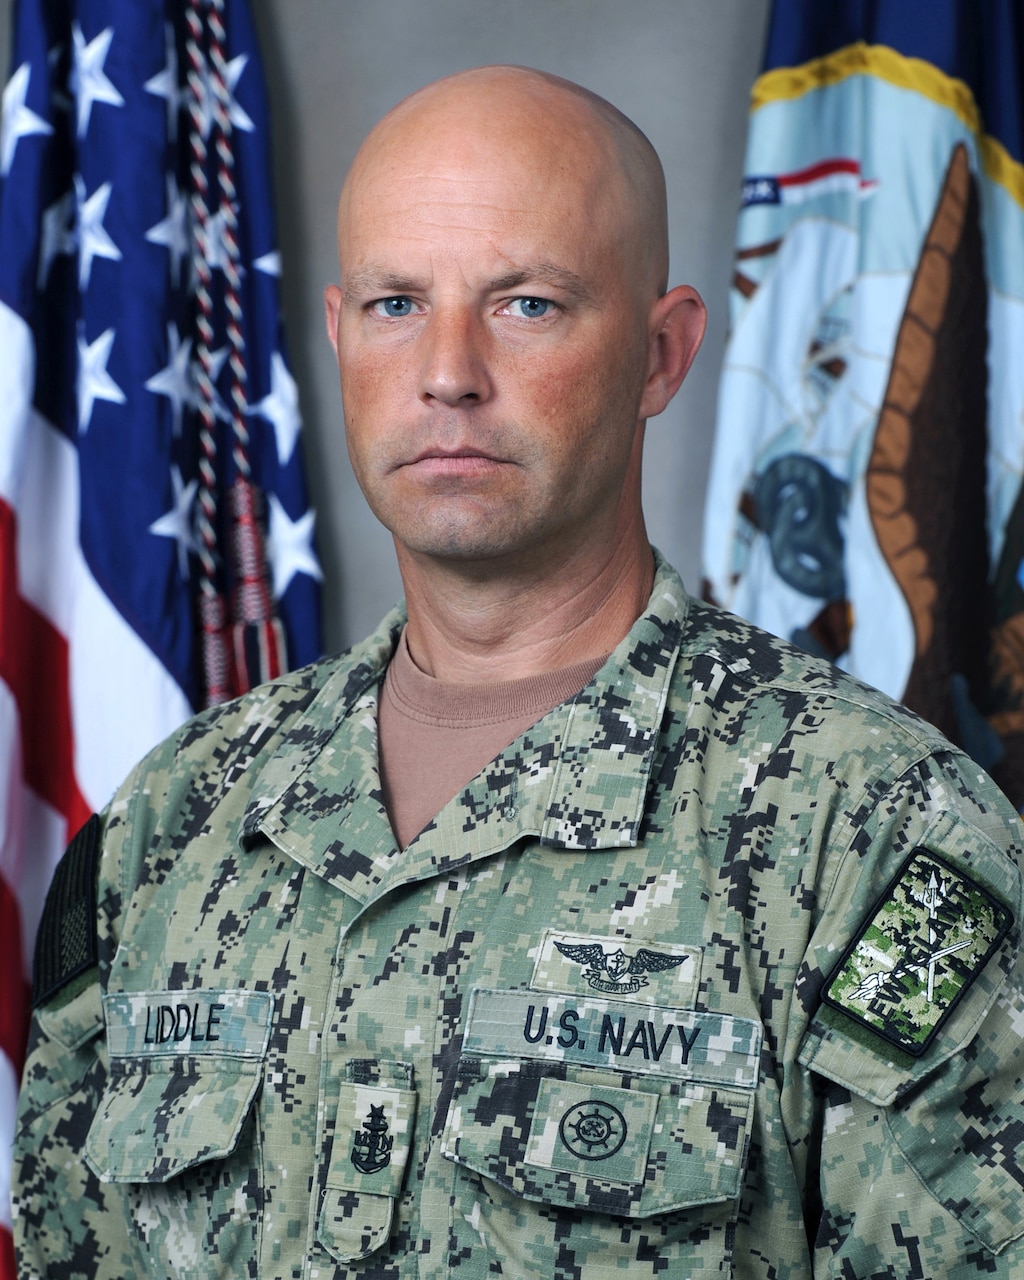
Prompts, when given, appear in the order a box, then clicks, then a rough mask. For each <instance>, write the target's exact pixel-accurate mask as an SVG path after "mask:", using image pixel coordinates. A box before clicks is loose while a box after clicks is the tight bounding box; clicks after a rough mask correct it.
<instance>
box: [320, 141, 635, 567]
mask: <svg viewBox="0 0 1024 1280" xmlns="http://www.w3.org/2000/svg"><path fill="white" fill-rule="evenodd" d="M548 139H549V141H548V142H547V143H545V138H544V137H533V136H530V129H529V127H528V126H522V127H521V128H520V129H519V130H518V131H517V130H516V129H515V128H506V129H504V130H503V131H499V132H498V134H497V136H492V135H490V134H487V135H484V136H482V135H481V132H480V131H478V130H477V128H476V122H475V121H471V122H469V123H468V124H467V125H463V126H461V127H459V128H457V129H455V128H449V129H448V130H447V132H446V131H445V130H440V131H434V132H432V131H431V129H430V128H420V129H415V128H414V129H413V130H412V131H411V136H406V137H405V138H399V139H396V140H395V141H394V142H393V144H392V145H391V146H390V147H388V146H385V147H383V148H378V153H379V154H377V155H376V156H375V157H374V159H373V161H372V162H371V163H369V164H367V165H364V166H363V168H362V170H361V171H359V172H357V175H356V177H355V179H354V180H353V181H352V182H351V183H350V190H349V193H348V196H347V198H346V199H345V200H344V201H343V210H342V220H341V229H340V240H339V245H340V257H341V287H340V289H331V290H328V294H327V307H328V327H329V329H330V330H332V337H333V339H334V341H335V344H336V351H337V356H338V363H339V368H340V370H341V380H342V392H343V399H344V407H345V423H346V430H347V437H348V448H349V454H350V457H351V459H352V465H353V467H354V469H355V473H356V476H357V478H358V480H359V483H360V485H361V486H362V489H363V492H364V493H365V495H366V497H367V500H368V501H369V504H370V506H371V507H372V509H373V511H374V512H375V514H376V515H377V516H378V518H379V519H380V520H381V521H382V522H383V523H384V525H386V526H387V528H388V529H390V530H391V532H392V533H393V535H394V537H395V539H396V542H397V544H398V547H399V553H400V555H401V554H402V553H403V551H404V552H410V553H413V554H422V555H425V556H428V557H434V558H442V559H459V560H462V561H471V560H481V561H482V560H488V561H493V560H495V559H502V560H504V561H505V562H506V565H507V567H509V568H511V567H512V566H513V565H514V564H517V563H518V564H524V565H530V566H534V565H542V564H544V563H546V562H548V561H549V559H550V558H551V557H555V558H559V557H563V556H565V555H567V554H571V551H572V549H573V547H574V546H575V545H581V544H586V543H588V542H589V541H591V540H594V539H598V540H600V539H605V540H608V541H609V542H613V541H614V539H615V537H616V536H618V534H617V530H620V526H621V522H622V521H623V520H624V519H628V518H629V517H630V516H631V515H632V513H633V512H634V510H636V509H638V506H639V489H640V485H639V471H640V434H641V429H640V427H639V426H638V415H639V411H640V409H641V399H642V395H643V389H644V381H645V376H646V369H647V359H648V348H647V343H648V339H647V311H648V306H649V302H650V301H653V296H650V297H649V294H650V290H649V289H648V288H647V286H646V285H644V284H643V283H642V282H640V281H638V280H637V279H636V276H637V275H638V274H639V273H638V272H636V271H634V270H631V267H630V263H631V262H632V261H633V260H634V258H635V254H633V253H632V251H631V249H630V246H629V244H628V243H627V242H628V240H629V237H628V235H626V234H625V232H624V227H626V226H628V219H626V218H624V217H623V216H622V215H621V213H620V204H619V203H618V202H619V201H620V200H621V195H620V193H619V191H618V185H619V180H618V178H617V176H615V175H613V176H611V177H609V176H608V175H609V165H608V164H607V163H604V162H603V158H602V156H601V155H600V154H599V151H600V148H599V147H598V148H595V146H594V145H593V144H592V143H589V144H588V143H587V142H586V141H584V143H583V144H581V145H579V146H578V147H577V148H576V150H575V154H574V155H572V156H571V157H570V155H569V154H568V153H567V149H566V148H565V147H562V146H559V145H557V144H551V143H550V135H548ZM570 159H571V163H570ZM602 170H603V171H602ZM524 557H525V559H524Z"/></svg>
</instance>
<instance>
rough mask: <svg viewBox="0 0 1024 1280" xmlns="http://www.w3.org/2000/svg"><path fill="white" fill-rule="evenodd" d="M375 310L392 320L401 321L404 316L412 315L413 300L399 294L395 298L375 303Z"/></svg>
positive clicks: (383, 299)
mask: <svg viewBox="0 0 1024 1280" xmlns="http://www.w3.org/2000/svg"><path fill="white" fill-rule="evenodd" d="M374 308H375V309H376V310H378V311H381V312H382V313H383V314H384V315H386V316H388V317H389V318H390V319H392V320H400V319H401V318H402V317H403V316H408V315H412V298H407V297H406V296H405V295H404V294H399V295H398V296H397V297H394V298H381V300H380V302H375V303H374Z"/></svg>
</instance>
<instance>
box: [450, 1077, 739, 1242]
mask: <svg viewBox="0 0 1024 1280" xmlns="http://www.w3.org/2000/svg"><path fill="white" fill-rule="evenodd" d="M627 1085H628V1087H624V1086H627ZM753 1100H754V1093H753V1091H752V1090H744V1089H733V1088H729V1087H727V1086H724V1085H705V1084H698V1083H692V1084H679V1083H675V1082H669V1081H667V1080H664V1079H656V1078H653V1077H644V1078H642V1079H637V1078H635V1077H634V1078H632V1079H630V1080H629V1081H625V1080H622V1079H616V1078H615V1077H614V1076H612V1075H611V1073H606V1072H595V1071H589V1070H587V1069H586V1068H576V1067H565V1066H563V1067H557V1066H553V1065H552V1064H539V1063H530V1062H521V1063H518V1064H513V1063H509V1062H486V1061H484V1060H481V1059H474V1058H465V1059H463V1061H462V1062H461V1063H460V1065H459V1072H458V1082H457V1084H456V1088H455V1096H454V1098H453V1101H452V1106H451V1108H450V1110H449V1113H448V1121H447V1124H446V1126H445V1131H444V1135H443V1137H442V1141H441V1150H442V1152H443V1154H444V1155H445V1156H446V1157H447V1158H448V1159H449V1160H452V1161H454V1162H456V1163H458V1164H461V1165H464V1166H465V1167H466V1168H468V1169H472V1170H473V1171H474V1172H476V1173H479V1174H483V1175H484V1176H485V1177H487V1178H490V1179H492V1180H493V1181H494V1182H497V1183H498V1184H499V1185H500V1186H503V1187H505V1188H507V1189H508V1190H510V1191H512V1192H513V1193H514V1194H516V1195H518V1196H521V1197H522V1198H523V1199H524V1200H536V1201H541V1202H543V1203H546V1204H552V1205H559V1206H562V1207H565V1208H576V1209H585V1210H588V1211H590V1212H595V1213H608V1214H614V1215H616V1216H620V1217H630V1218H647V1217H651V1216H652V1215H654V1214H660V1213H669V1212H672V1211H674V1210H677V1209H683V1208H687V1207H689V1206H692V1205H699V1204H714V1203H717V1202H721V1201H728V1200H734V1199H735V1198H736V1196H737V1195H738V1194H739V1189H740V1182H741V1179H742V1176H743V1167H744V1161H745V1158H746V1148H747V1142H748V1130H749V1123H750V1115H751V1111H752V1108H753Z"/></svg>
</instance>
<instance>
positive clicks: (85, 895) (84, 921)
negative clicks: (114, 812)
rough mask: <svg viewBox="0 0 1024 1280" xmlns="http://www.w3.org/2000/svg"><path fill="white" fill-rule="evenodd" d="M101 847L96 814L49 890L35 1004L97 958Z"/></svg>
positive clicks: (34, 989)
mask: <svg viewBox="0 0 1024 1280" xmlns="http://www.w3.org/2000/svg"><path fill="white" fill-rule="evenodd" d="M99 851H100V820H99V818H98V817H97V816H96V814H93V815H92V817H91V818H90V819H89V821H88V822H87V823H86V824H85V826H84V827H82V828H81V830H80V831H79V832H78V834H77V835H76V836H75V837H74V839H73V840H72V841H71V843H70V844H69V845H68V847H67V850H66V852H65V854H64V856H63V858H61V860H60V862H59V863H58V864H57V870H56V871H55V872H54V873H53V880H52V882H51V883H50V888H49V890H48V892H47V894H46V905H45V906H44V907H43V918H42V919H41V920H40V922H39V932H38V933H37V934H36V948H35V957H34V962H33V966H32V1008H33V1009H38V1008H39V1006H40V1005H42V1004H46V1002H47V1001H48V1000H50V999H52V997H53V996H55V995H56V994H57V992H58V991H60V990H61V988H62V987H64V986H66V985H67V984H68V983H69V982H70V981H71V980H72V978H77V977H78V975H79V974H80V973H85V971H86V970H87V969H90V968H92V966H93V965H94V964H95V963H96V961H97V958H98V954H99V953H98V948H97V945H96V875H97V870H98V861H99Z"/></svg>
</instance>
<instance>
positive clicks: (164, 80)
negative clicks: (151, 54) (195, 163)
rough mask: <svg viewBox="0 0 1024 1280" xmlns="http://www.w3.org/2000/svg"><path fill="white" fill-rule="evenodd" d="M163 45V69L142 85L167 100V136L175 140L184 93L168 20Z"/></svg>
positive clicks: (172, 30) (149, 91)
mask: <svg viewBox="0 0 1024 1280" xmlns="http://www.w3.org/2000/svg"><path fill="white" fill-rule="evenodd" d="M164 47H165V48H166V50H167V62H166V63H165V64H164V69H163V71H158V72H157V74H156V75H155V76H150V78H149V79H148V80H147V81H146V83H145V84H144V85H143V86H142V87H143V88H144V89H145V90H146V92H147V93H154V94H156V96H157V97H158V98H163V99H165V100H166V102H167V137H168V138H169V139H170V141H171V142H175V141H176V140H177V137H178V110H179V108H180V107H181V103H182V99H183V98H184V96H185V94H184V92H183V90H182V89H181V88H180V87H179V85H178V50H177V47H176V45H175V43H174V28H173V27H172V26H171V24H170V23H169V22H168V23H167V24H166V25H165V27H164Z"/></svg>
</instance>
